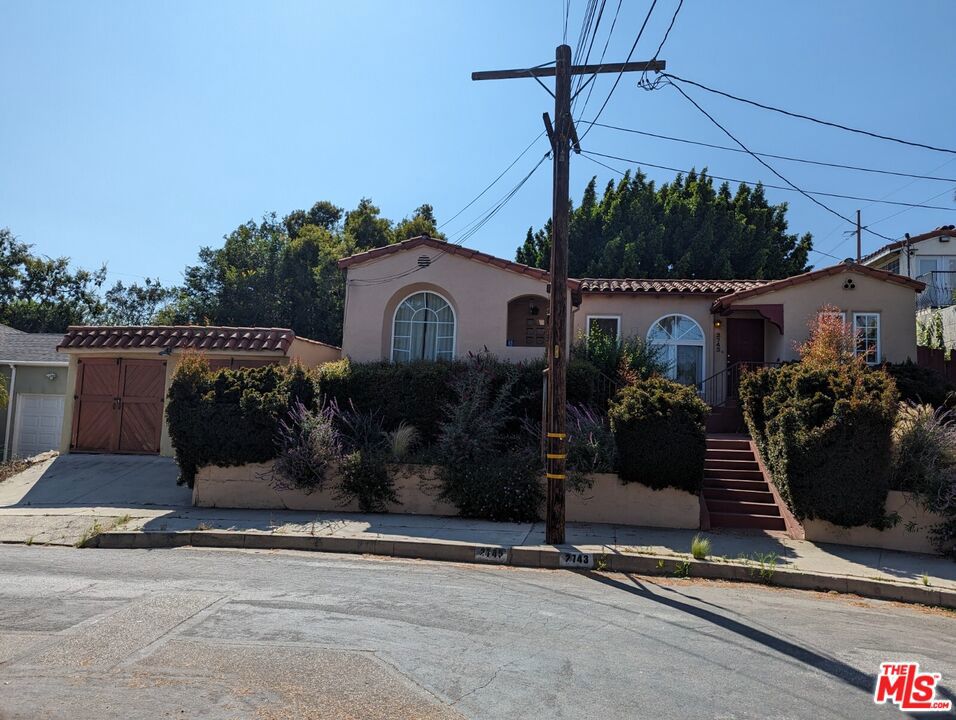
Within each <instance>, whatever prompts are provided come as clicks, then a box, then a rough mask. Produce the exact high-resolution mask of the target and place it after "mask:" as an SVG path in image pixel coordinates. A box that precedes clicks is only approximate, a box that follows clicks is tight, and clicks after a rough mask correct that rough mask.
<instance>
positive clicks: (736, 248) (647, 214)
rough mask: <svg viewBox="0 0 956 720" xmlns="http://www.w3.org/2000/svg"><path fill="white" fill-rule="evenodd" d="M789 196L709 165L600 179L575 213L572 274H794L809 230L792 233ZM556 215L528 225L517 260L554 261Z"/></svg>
mask: <svg viewBox="0 0 956 720" xmlns="http://www.w3.org/2000/svg"><path fill="white" fill-rule="evenodd" d="M786 211H787V205H786V203H781V204H780V205H770V204H769V203H768V202H767V199H766V196H765V194H764V190H763V186H762V185H760V184H758V185H756V186H755V187H753V188H751V187H749V186H748V185H745V184H741V185H740V186H739V187H738V188H737V191H736V193H731V190H730V186H729V184H727V183H723V184H722V185H720V186H719V187H717V188H715V187H714V182H713V180H712V178H710V177H709V176H708V175H707V171H706V170H703V171H702V172H700V173H697V172H694V171H692V172H690V173H689V174H688V175H687V176H686V177H684V176H683V175H678V176H677V177H676V178H675V179H674V181H673V182H671V183H665V184H664V185H661V186H660V187H659V188H657V187H655V185H654V183H653V182H650V181H648V180H647V178H646V176H645V175H644V174H643V173H641V172H640V171H638V173H637V174H636V175H634V176H632V175H631V174H630V173H627V174H625V176H624V178H623V179H621V181H620V182H618V183H617V184H615V183H613V182H611V183H608V185H607V186H606V188H605V190H604V194H603V196H602V197H601V198H600V199H598V194H597V190H596V180H595V179H593V178H592V180H591V182H590V183H589V184H588V186H587V188H585V191H584V195H583V197H582V201H581V205H580V206H579V207H577V208H574V209H573V210H572V212H571V218H570V228H569V254H568V272H569V274H570V275H571V276H573V277H637V278H641V277H661V278H666V277H691V278H693V277H697V278H715V279H717V278H744V277H745V278H759V279H774V278H782V277H788V276H790V275H794V274H797V273H800V272H804V271H806V270H808V269H809V266H808V264H807V258H808V254H809V251H810V249H811V247H812V238H811V236H810V235H809V233H808V234H805V235H803V236H802V237H798V236H797V235H795V234H790V233H788V232H787V220H786ZM550 247H551V227H550V221H549V222H548V223H547V224H546V225H545V227H544V229H542V230H538V231H536V232H535V231H533V230H532V229H529V231H528V234H527V236H526V238H525V241H524V243H523V244H522V245H521V246H520V247H519V248H518V251H517V253H516V258H517V260H518V262H522V263H526V264H529V265H533V266H535V267H542V268H546V267H548V264H549V262H550Z"/></svg>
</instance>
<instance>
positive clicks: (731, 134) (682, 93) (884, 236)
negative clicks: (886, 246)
mask: <svg viewBox="0 0 956 720" xmlns="http://www.w3.org/2000/svg"><path fill="white" fill-rule="evenodd" d="M674 87H675V88H676V89H677V92H679V93H680V94H681V95H683V96H684V98H685V99H686V100H687V101H688V102H689V103H690V104H691V105H693V106H694V107H695V108H697V109H698V110H699V111H700V112H701V113H702V114H703V115H704V117H706V118H707V119H708V120H710V121H711V122H712V123H713V124H714V125H716V126H717V127H718V128H720V129H721V131H723V133H724V134H725V135H726V136H727V137H729V138H730V139H731V140H733V141H734V142H735V143H737V144H738V145H739V146H740V147H741V148H742V149H743V150H746V151H747V154H748V155H750V156H751V157H752V158H753V159H754V160H756V161H757V162H759V163H760V164H761V165H763V166H764V167H765V168H767V169H768V170H769V171H770V172H772V173H773V174H774V175H776V176H777V177H778V178H780V179H781V180H783V181H784V182H785V183H787V185H789V186H790V187H792V188H793V189H794V190H796V191H797V192H799V193H800V194H801V195H803V196H804V197H805V198H807V199H808V200H810V201H811V202H813V203H814V204H816V205H819V206H820V207H822V208H823V209H824V210H826V211H827V212H828V213H830V214H832V215H836V216H837V217H838V218H841V219H843V220H846V221H847V222H848V223H850V224H851V225H852V224H854V223H853V221H852V220H850V218H848V217H847V216H846V215H843V214H842V213H839V212H837V211H836V210H834V209H833V208H831V207H830V206H829V205H827V204H826V203H823V202H821V201H820V200H817V199H816V198H815V197H813V195H811V194H810V193H808V192H805V191H804V190H802V189H801V188H799V187H797V186H796V185H795V184H794V183H792V182H791V181H790V180H788V179H787V178H786V177H784V176H783V175H782V174H780V173H779V172H778V171H777V170H776V169H774V167H773V166H772V165H770V163H768V162H767V161H766V160H764V159H763V158H761V157H757V156H756V155H754V154H753V152H751V150H750V148H748V147H747V146H746V145H744V144H743V143H742V142H741V141H740V140H738V139H737V137H736V136H735V135H734V134H733V133H732V132H730V130H728V129H727V128H725V127H724V126H723V125H721V124H720V123H719V122H718V121H717V119H716V118H715V117H714V116H713V115H711V114H710V113H709V112H707V111H706V110H704V108H702V107H701V106H700V105H698V104H697V101H696V100H694V98H692V97H691V96H690V95H688V94H687V93H686V92H685V91H684V88H682V87H681V86H680V85H674ZM818 194H822V193H818ZM864 229H865V230H867V232H869V233H871V234H873V235H876V236H878V237H881V238H883V239H884V240H890V241H892V238H888V237H886V235H882V234H880V233H878V232H876V231H875V230H869V229H868V228H864Z"/></svg>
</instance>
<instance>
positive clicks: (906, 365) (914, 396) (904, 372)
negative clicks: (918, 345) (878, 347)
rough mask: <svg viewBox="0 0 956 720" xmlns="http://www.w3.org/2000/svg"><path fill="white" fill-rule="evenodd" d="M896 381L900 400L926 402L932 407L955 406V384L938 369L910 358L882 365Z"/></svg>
mask: <svg viewBox="0 0 956 720" xmlns="http://www.w3.org/2000/svg"><path fill="white" fill-rule="evenodd" d="M883 369H884V370H886V372H888V373H889V374H890V376H891V377H892V378H893V380H895V381H896V389H897V390H899V393H900V400H904V401H910V402H914V403H927V404H929V405H932V406H933V407H943V406H945V407H954V406H956V394H954V393H956V385H954V384H953V383H952V382H950V381H949V380H947V379H946V377H945V376H944V375H943V374H942V373H940V372H939V371H938V370H934V369H933V368H929V367H923V366H921V365H917V364H916V363H914V362H913V361H912V360H907V361H906V362H902V363H886V364H885V365H884V366H883Z"/></svg>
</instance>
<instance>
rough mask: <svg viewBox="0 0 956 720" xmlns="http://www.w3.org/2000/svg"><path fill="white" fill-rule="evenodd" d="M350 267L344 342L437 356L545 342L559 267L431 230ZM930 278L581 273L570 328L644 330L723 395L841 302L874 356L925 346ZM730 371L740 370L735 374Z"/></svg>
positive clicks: (849, 273)
mask: <svg viewBox="0 0 956 720" xmlns="http://www.w3.org/2000/svg"><path fill="white" fill-rule="evenodd" d="M339 267H340V268H342V269H344V270H345V271H346V273H347V277H346V298H345V320H344V329H343V340H342V354H343V356H347V357H350V358H351V359H353V360H356V361H371V360H387V361H392V362H401V361H406V360H418V359H425V360H440V359H450V358H453V357H456V356H462V355H466V354H467V353H470V352H471V353H475V352H481V351H484V350H487V351H489V352H491V353H493V354H494V355H497V356H498V357H501V358H504V359H508V360H512V361H521V360H528V359H532V358H540V357H542V355H543V352H544V343H545V331H546V315H547V310H548V299H547V296H548V277H549V276H548V273H547V272H546V271H544V270H541V269H539V268H532V267H528V266H526V265H522V264H520V263H515V262H511V261H509V260H504V259H502V258H498V257H494V256H492V255H488V254H486V253H482V252H478V251H476V250H469V249H467V248H464V247H461V246H459V245H455V244H451V243H445V242H442V241H440V240H436V239H434V238H430V237H427V236H422V237H416V238H412V239H410V240H406V241H404V242H401V243H397V244H395V245H389V246H386V247H382V248H376V249H374V250H369V251H367V252H363V253H359V254H357V255H352V256H351V257H347V258H343V259H342V260H340V261H339ZM923 288H924V284H923V283H922V282H920V281H919V280H916V279H913V278H910V277H905V276H903V275H900V274H897V273H893V272H887V271H884V270H877V269H875V268H872V267H869V266H867V265H863V264H858V263H855V262H852V261H846V262H844V263H841V264H838V265H834V266H832V267H827V268H823V269H820V270H814V271H812V272H808V273H804V274H802V275H797V276H795V277H790V278H786V279H783V280H772V281H767V280H700V279H686V280H645V279H635V280H629V279H600V278H581V279H575V280H571V281H570V282H569V295H570V297H569V300H570V302H569V303H568V308H569V315H570V318H569V320H570V323H569V327H571V328H572V335H573V336H578V335H579V334H581V333H586V332H588V331H589V330H590V329H591V328H594V327H600V328H602V329H603V330H605V331H607V332H610V333H613V334H615V335H617V336H618V337H619V338H620V337H625V336H634V335H637V336H640V337H643V338H646V339H647V340H648V341H649V342H651V343H654V344H655V345H658V346H660V347H661V348H662V350H663V353H664V357H665V359H666V360H667V361H668V362H669V365H670V370H669V372H670V375H671V377H672V378H674V379H676V380H678V381H680V382H683V383H686V384H690V385H697V386H698V387H699V388H700V389H701V392H702V393H703V395H704V396H705V399H707V400H708V401H709V402H710V403H711V404H712V405H716V404H720V402H721V401H722V400H723V399H724V394H725V393H726V392H727V388H728V387H731V386H732V385H733V384H734V383H733V382H732V377H731V376H732V375H733V374H734V373H735V372H739V369H740V368H741V367H743V366H746V365H750V364H755V363H757V364H759V363H777V362H785V361H788V360H794V359H796V358H797V350H796V346H797V345H798V344H799V343H801V342H803V341H804V340H805V339H806V337H807V335H808V322H809V321H810V319H811V318H813V317H815V316H816V314H817V313H818V312H819V310H820V308H821V307H823V306H833V307H836V308H839V312H840V313H841V314H842V315H843V317H844V319H845V320H846V322H847V323H849V324H851V325H852V326H853V328H854V329H855V331H856V332H857V333H858V335H859V337H860V342H859V353H860V354H861V355H863V356H864V357H865V359H866V361H867V362H868V363H871V364H877V363H880V362H883V361H890V362H902V361H905V360H907V359H913V360H915V358H916V330H915V322H914V314H915V310H916V298H917V294H918V293H919V292H921V291H922V290H923ZM728 381H730V382H728Z"/></svg>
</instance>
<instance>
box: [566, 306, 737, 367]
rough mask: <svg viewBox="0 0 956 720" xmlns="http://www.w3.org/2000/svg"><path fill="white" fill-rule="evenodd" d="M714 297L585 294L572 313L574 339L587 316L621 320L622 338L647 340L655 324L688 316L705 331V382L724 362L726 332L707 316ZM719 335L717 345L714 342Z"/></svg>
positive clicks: (585, 325) (584, 329)
mask: <svg viewBox="0 0 956 720" xmlns="http://www.w3.org/2000/svg"><path fill="white" fill-rule="evenodd" d="M713 300H714V297H713V296H706V297H701V296H694V295H651V294H634V295H631V294H624V293H621V294H610V293H608V294H604V293H585V294H584V296H583V299H582V302H581V307H580V308H578V310H577V311H576V312H575V313H574V333H573V334H574V336H575V337H577V336H578V335H579V334H583V333H584V332H585V331H586V328H587V317H588V315H616V316H619V317H620V318H621V336H622V337H629V336H631V335H637V336H639V337H642V338H646V337H647V331H648V330H650V328H651V325H653V324H654V323H655V322H657V320H659V319H660V318H662V317H663V316H665V315H674V314H678V315H687V316H688V317H691V318H693V319H694V320H695V321H696V322H697V324H698V325H700V327H701V329H702V330H703V331H704V371H703V377H704V378H707V377H710V376H711V375H713V374H714V373H717V372H720V371H721V370H723V369H724V367H725V366H726V362H727V342H726V330H725V328H724V327H722V328H714V316H713V315H711V313H710V305H711V303H712V302H713ZM717 335H719V336H720V337H719V340H720V342H719V343H718V342H717V339H718V338H717Z"/></svg>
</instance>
